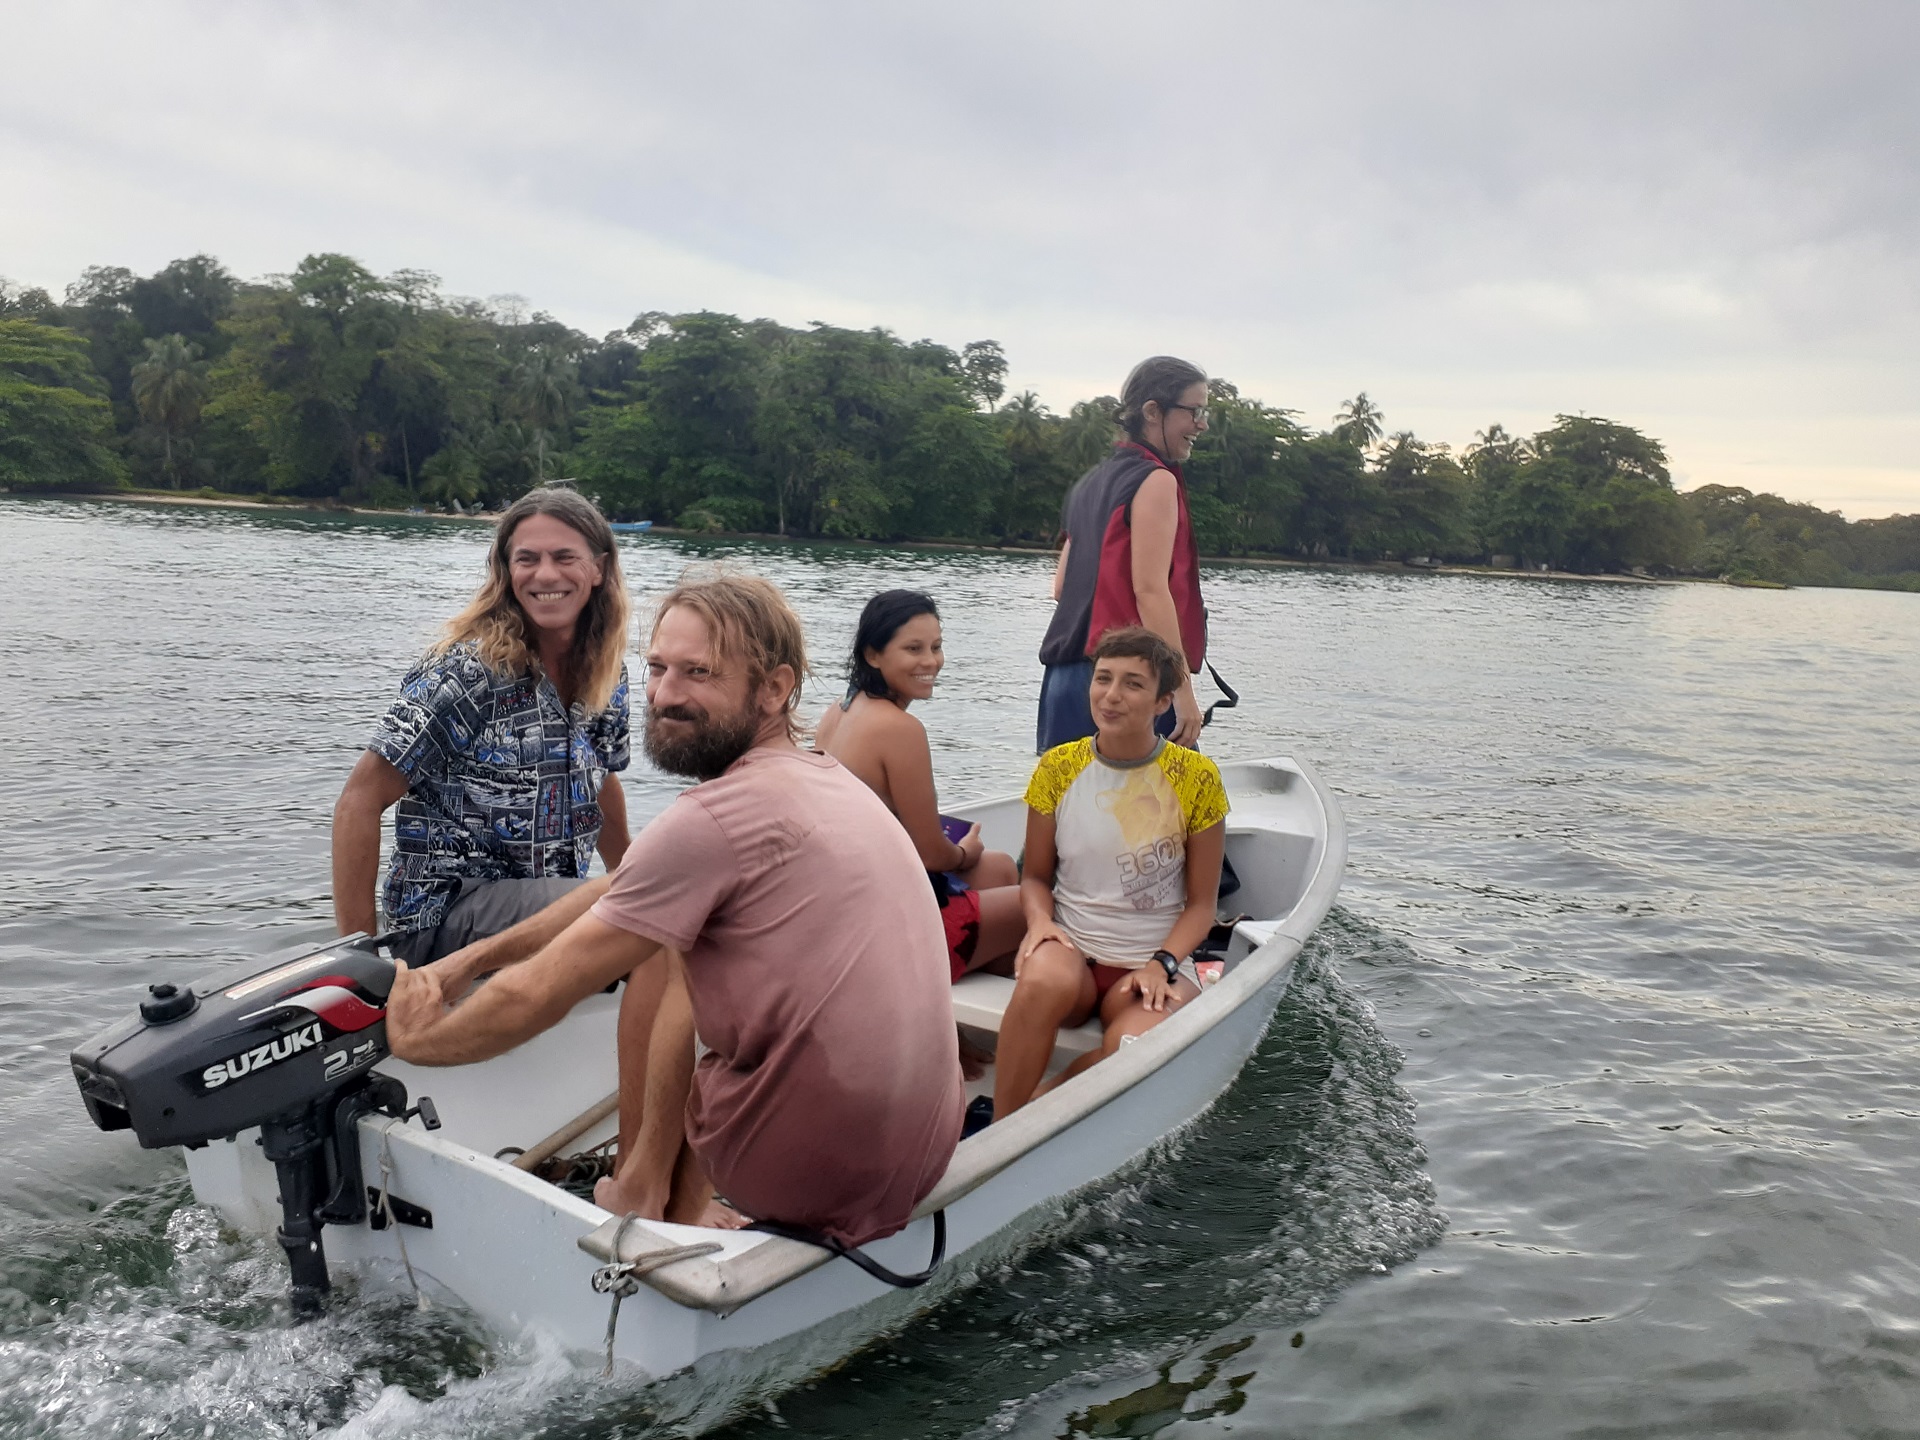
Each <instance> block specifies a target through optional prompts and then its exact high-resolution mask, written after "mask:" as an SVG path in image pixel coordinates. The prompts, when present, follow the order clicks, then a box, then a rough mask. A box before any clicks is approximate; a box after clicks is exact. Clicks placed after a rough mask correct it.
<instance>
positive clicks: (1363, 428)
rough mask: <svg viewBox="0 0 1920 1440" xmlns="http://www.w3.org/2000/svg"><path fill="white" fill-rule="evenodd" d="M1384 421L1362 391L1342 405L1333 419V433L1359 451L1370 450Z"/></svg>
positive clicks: (1382, 427) (1379, 410)
mask: <svg viewBox="0 0 1920 1440" xmlns="http://www.w3.org/2000/svg"><path fill="white" fill-rule="evenodd" d="M1385 419H1386V416H1385V415H1384V414H1383V413H1382V412H1381V409H1380V407H1379V406H1378V405H1376V404H1374V403H1373V401H1371V400H1369V399H1368V398H1367V392H1366V391H1364V390H1362V391H1361V392H1360V393H1359V394H1358V395H1356V396H1354V397H1353V399H1351V400H1349V401H1347V403H1346V404H1344V405H1342V406H1341V407H1340V413H1339V414H1337V415H1335V416H1334V417H1333V422H1334V423H1333V433H1334V434H1335V435H1337V436H1339V438H1340V439H1342V440H1345V441H1347V442H1349V443H1350V444H1352V445H1355V446H1357V447H1358V448H1360V449H1361V450H1370V449H1372V448H1373V446H1374V443H1375V442H1376V441H1378V440H1379V438H1380V432H1381V430H1382V429H1384V428H1385V426H1384V424H1383V423H1382V422H1384V421H1385Z"/></svg>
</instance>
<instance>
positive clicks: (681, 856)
mask: <svg viewBox="0 0 1920 1440" xmlns="http://www.w3.org/2000/svg"><path fill="white" fill-rule="evenodd" d="M805 671H806V650H805V645H804V642H803V640H802V636H801V630H800V621H799V618H798V617H797V616H796V615H795V614H794V613H793V611H792V609H791V608H789V606H788V605H787V603H786V600H785V599H784V597H782V596H781V594H780V592H779V591H778V590H777V589H775V588H774V587H773V586H772V585H770V584H768V583H767V582H766V581H764V580H759V579H754V578H751V577H745V576H732V575H723V576H719V577H716V578H710V579H703V580H693V581H687V580H683V581H682V583H681V584H680V585H679V586H677V587H676V588H675V589H674V590H673V591H671V592H670V593H669V594H668V595H667V596H666V597H665V598H664V599H663V600H662V601H661V602H660V607H659V610H658V612H657V614H656V616H655V619H654V626H653V635H652V638H651V640H650V641H649V644H648V649H647V692H646V693H647V719H646V730H645V741H646V750H647V754H648V756H649V757H650V758H651V759H652V760H653V762H654V763H655V764H656V765H658V766H659V767H660V768H661V769H663V770H667V771H670V772H672V773H674V774H679V775H685V776H688V777H689V778H691V779H693V780H695V781H697V782H699V783H697V784H695V785H694V786H692V787H691V788H690V789H688V790H686V791H685V792H684V793H682V794H681V795H680V797H679V798H678V799H676V800H675V801H674V802H673V804H671V805H670V806H668V807H667V809H666V810H665V811H664V812H663V813H662V814H661V815H660V816H659V817H658V818H657V819H655V820H654V821H653V822H652V823H651V824H649V825H648V826H647V827H646V828H645V829H644V830H642V831H641V832H640V834H639V835H638V836H637V837H636V838H635V839H634V841H633V843H632V845H631V846H630V847H629V848H628V850H627V853H626V855H625V857H624V858H623V859H622V861H621V864H620V866H619V868H618V869H617V870H616V871H615V872H614V873H613V875H612V876H610V877H607V878H606V879H604V880H600V881H595V882H590V883H589V884H588V885H585V886H583V887H581V888H580V889H579V890H577V891H575V892H573V893H572V894H570V895H568V896H567V897H566V898H565V899H563V900H561V901H560V902H558V903H557V904H555V905H553V906H550V907H549V908H548V909H547V910H545V911H543V912H541V914H539V915H536V916H534V917H532V918H531V919H529V920H527V921H524V922H522V923H521V924H520V925H517V926H515V927H514V928H513V929H511V930H508V931H506V932H504V933H503V934H501V935H498V936H495V937H493V938H492V939H490V940H484V941H481V942H480V943H479V944H477V945H474V946H470V947H468V949H466V950H462V951H458V952H456V953H455V954H454V955H452V956H449V957H448V958H447V959H445V960H442V961H440V962H439V963H438V964H436V965H434V966H433V967H431V968H430V969H426V970H416V971H409V970H406V969H404V967H403V968H402V970H401V973H400V974H399V976H398V977H397V978H396V980H395V983H394V989H393V994H392V997H391V999H390V1000H389V1001H388V1008H387V1038H388V1043H389V1045H390V1046H391V1047H392V1049H393V1053H394V1054H395V1055H397V1056H399V1057H400V1058H401V1059H403V1060H408V1061H412V1062H413V1063H415V1064H419V1065H459V1064H466V1063H469V1062H472V1061H477V1060H485V1059H488V1058H490V1057H492V1056H494V1055H498V1054H501V1053H503V1052H504V1051H507V1050H510V1049H512V1048H513V1047H514V1046H516V1045H518V1044H520V1043H521V1042H523V1041H525V1040H526V1039H528V1038H529V1037H531V1036H533V1035H536V1034H538V1033H539V1032H540V1031H542V1030H544V1029H546V1028H548V1027H549V1026H551V1025H553V1024H555V1023H556V1022H558V1021H559V1020H560V1019H561V1017H563V1016H564V1015H566V1013H567V1012H568V1011H569V1010H571V1009H572V1008H573V1007H574V1006H575V1005H576V1004H578V1003H579V1002H580V1001H581V1000H583V999H585V998H586V997H587V996H589V995H592V994H594V993H596V992H598V991H600V990H603V989H605V988H606V987H607V986H608V985H610V984H611V983H613V982H614V981H616V980H618V979H619V978H621V977H622V976H626V977H628V981H629V983H628V986H627V993H626V995H625V997H624V998H623V999H622V1001H621V1013H620V1026H619V1046H620V1092H621V1112H622V1113H621V1122H622V1123H621V1162H620V1168H619V1170H618V1172H617V1173H616V1174H615V1175H614V1176H612V1177H610V1178H609V1179H607V1180H603V1181H601V1182H600V1186H599V1188H598V1190H597V1191H596V1192H595V1196H594V1198H595V1200H596V1201H597V1202H598V1203H599V1204H600V1205H602V1206H603V1207H604V1208H606V1209H608V1210H612V1211H614V1212H616V1213H624V1212H628V1211H631V1212H633V1213H635V1214H638V1215H641V1216H642V1217H645V1218H653V1219H661V1218H664V1219H668V1220H678V1221H682V1222H685V1223H690V1224H709V1225H729V1224H731V1225H738V1224H740V1223H742V1221H741V1218H740V1213H736V1211H730V1210H728V1209H726V1208H725V1207H723V1206H720V1205H718V1204H717V1203H716V1202H715V1200H714V1192H715V1188H716V1187H717V1188H718V1190H719V1192H720V1193H721V1194H723V1195H724V1196H725V1197H726V1198H727V1200H728V1201H729V1202H731V1204H732V1205H733V1206H734V1207H737V1212H741V1213H744V1214H745V1215H748V1216H752V1217H753V1218H755V1219H762V1220H779V1221H784V1222H786V1223H788V1224H793V1225H804V1226H809V1227H811V1228H813V1229H815V1230H819V1231H823V1232H824V1233H826V1234H828V1235H831V1236H833V1237H834V1238H835V1239H837V1240H839V1241H841V1242H842V1243H844V1244H847V1245H859V1244H864V1243H865V1242H867V1241H869V1240H874V1239H878V1238H880V1237H881V1236H884V1235H889V1234H892V1233H893V1232H894V1231H895V1230H898V1229H900V1228H901V1227H902V1226H903V1225H905V1224H906V1222H907V1220H908V1218H909V1217H910V1216H911V1214H912V1211H913V1207H914V1206H915V1205H916V1204H917V1203H919V1201H920V1200H921V1199H922V1198H923V1197H924V1196H925V1195H926V1194H927V1193H928V1191H930V1190H931V1189H932V1188H933V1186H934V1183H935V1182H936V1181H937V1180H938V1179H939V1178H940V1176H941V1175H942V1174H943V1173H945V1170H946V1167H947V1162H948V1161H949V1160H950V1159H951V1158H952V1155H953V1148H954V1146H955V1144H956V1143H958V1140H959V1136H960V1125H961V1119H962V1105H963V1096H962V1090H961V1081H960V1070H959V1064H958V1060H957V1058H956V1056H955V1053H954V1048H953V1012H952V1008H951V1003H950V1000H949V994H948V974H947V962H946V942H945V939H944V937H943V934H942V931H941V927H940V916H939V911H938V909H937V908H936V906H935V905H934V902H933V897H932V894H931V892H930V891H929V890H928V889H927V884H926V877H925V874H924V873H923V871H922V869H921V865H920V859H919V856H918V855H917V854H915V852H914V849H913V846H912V844H911V842H909V841H908V839H907V837H906V832H905V831H904V830H902V829H901V828H900V826H899V825H898V823H896V822H895V821H894V819H893V817H892V815H891V814H890V813H889V812H888V811H887V809H886V807H885V806H884V805H882V804H881V803H880V801H879V800H878V799H876V798H875V797H874V794H873V792H872V791H871V790H869V789H868V788H867V787H866V786H865V785H864V784H862V783H861V782H860V781H859V780H858V779H856V778H854V776H853V775H852V774H851V773H850V772H848V771H847V770H845V769H843V768H842V767H841V766H840V764H839V762H837V761H835V760H833V759H831V758H830V757H828V756H825V755H818V754H814V753H812V752H808V751H803V750H801V749H800V748H799V747H798V746H797V745H796V744H795V737H796V735H797V732H798V726H797V722H796V720H795V711H796V707H797V705H798V702H799V685H800V677H801V675H802V674H804V673H805ZM502 966H506V967H508V968H505V969H504V970H501V973H500V974H498V975H496V976H494V978H493V979H492V980H490V981H489V982H488V983H487V984H485V985H484V986H481V987H480V988H479V989H478V990H477V991H476V992H475V993H474V994H472V995H471V996H470V997H469V998H467V999H465V1000H464V1001H462V1002H461V1003H459V1004H458V1005H457V1006H455V1007H454V1008H452V1009H451V1010H449V1009H447V1008H446V1001H447V999H449V998H450V997H453V996H457V995H459V994H460V993H461V992H462V991H463V990H464V989H465V988H466V986H467V985H468V983H469V982H470V981H471V980H472V979H473V978H474V977H476V976H478V975H481V974H484V973H487V972H488V971H492V970H498V969H501V967H502ZM689 1006H690V1012H689ZM695 1026H697V1027H698V1030H699V1034H700V1037H701V1039H702V1040H703V1041H704V1042H705V1044H706V1045H707V1046H708V1047H709V1049H708V1051H707V1053H706V1054H705V1055H703V1056H702V1057H701V1059H700V1062H699V1064H698V1066H697V1067H694V1066H693V1064H692V1053H693V1045H692V1034H693V1029H694V1028H695ZM689 1081H690V1084H689ZM683 1097H684V1101H683ZM683 1120H684V1123H683Z"/></svg>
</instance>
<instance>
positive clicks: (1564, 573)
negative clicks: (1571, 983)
mask: <svg viewBox="0 0 1920 1440" xmlns="http://www.w3.org/2000/svg"><path fill="white" fill-rule="evenodd" d="M61 498H64V499H69V500H107V501H120V502H125V503H131V504H135V505H188V506H201V507H204V508H207V509H214V510H265V511H268V512H272V513H278V514H286V513H289V512H294V513H298V512H305V513H308V514H316V515H364V516H370V517H373V518H376V519H402V520H442V521H462V522H465V523H467V524H488V525H491V524H492V523H493V522H494V520H496V519H497V518H498V516H497V515H495V514H475V515H447V514H444V513H441V512H439V511H434V510H421V511H419V512H417V513H416V512H414V511H411V510H374V509H370V508H366V507H362V506H355V505H329V504H325V503H321V502H310V501H275V500H244V499H239V498H237V497H236V498H229V497H226V496H218V497H216V496H212V495H192V494H181V495H168V494H165V493H164V492H155V491H146V490H140V491H132V490H129V491H111V492H99V493H94V494H73V495H66V496H63V497H61ZM647 533H648V534H649V535H665V536H671V537H672V538H674V539H689V540H717V541H727V540H756V541H766V542H771V543H773V544H777V545H811V544H828V545H848V546H853V547H855V548H860V549H869V550H967V551H976V552H979V553H982V554H990V555H1051V554H1053V553H1054V552H1053V551H1052V550H1051V549H1047V548H1043V547H1041V546H1038V545H983V544H979V543H976V542H972V541H966V540H893V541H886V542H880V541H873V540H839V539H822V538H821V537H817V536H816V537H803V536H796V535H769V534H762V533H760V532H758V531H750V530H749V531H734V530H724V531H708V530H679V529H675V528H673V527H672V526H667V525H655V526H654V527H653V529H652V530H650V531H648V532H647ZM1200 563H1201V564H1203V565H1245V566H1252V567H1256V568H1262V569H1274V570H1350V571H1355V572H1358V573H1361V574H1376V575H1464V576H1468V577H1470V578H1477V579H1483V580H1544V581H1551V582H1556V583H1566V582H1580V583H1586V584H1600V585H1727V586H1730V587H1733V586H1736V585H1737V582H1733V581H1725V580H1710V579H1707V578H1706V577H1704V576H1702V577H1696V578H1687V577H1675V578H1664V577H1656V576H1652V575H1582V574H1579V573H1577V572H1575V571H1571V570H1494V569H1491V568H1489V567H1487V566H1482V565H1431V566H1429V565H1406V564H1403V563H1401V562H1399V561H1396V560H1295V559H1291V558H1288V557H1286V556H1279V555H1202V556H1201V557H1200ZM1765 588H1768V589H1771V588H1773V587H1772V586H1767V587H1765ZM1780 588H1781V589H1790V588H1792V587H1790V586H1781V587H1780Z"/></svg>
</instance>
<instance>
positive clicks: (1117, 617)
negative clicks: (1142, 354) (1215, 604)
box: [1038, 355, 1207, 754]
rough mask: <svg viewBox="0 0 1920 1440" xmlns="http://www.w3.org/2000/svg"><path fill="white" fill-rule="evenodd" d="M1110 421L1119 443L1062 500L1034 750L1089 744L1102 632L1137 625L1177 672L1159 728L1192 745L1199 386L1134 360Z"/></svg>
mask: <svg viewBox="0 0 1920 1440" xmlns="http://www.w3.org/2000/svg"><path fill="white" fill-rule="evenodd" d="M1114 419H1115V421H1116V422H1117V423H1118V424H1119V425H1120V426H1121V427H1122V428H1124V429H1125V431H1126V438H1125V439H1123V440H1121V441H1119V442H1117V443H1116V444H1115V445H1114V447H1113V453H1112V454H1111V455H1109V456H1108V457H1107V458H1106V459H1105V460H1103V461H1101V462H1100V463H1099V464H1098V465H1096V466H1094V468H1093V469H1092V470H1089V471H1088V472H1087V473H1086V474H1085V475H1083V476H1081V477H1080V479H1079V481H1078V482H1077V483H1076V484H1075V485H1074V487H1073V489H1072V490H1071V491H1069V492H1068V494H1067V500H1066V504H1065V506H1063V507H1062V509H1061V515H1060V528H1061V531H1062V532H1063V536H1064V538H1063V540H1062V542H1061V546H1060V563H1059V565H1058V566H1057V567H1056V568H1055V570H1054V574H1053V598H1054V602H1055V603H1054V611H1053V621H1052V623H1051V624H1050V625H1048V627H1047V635H1046V639H1045V640H1044V641H1042V642H1041V646H1040V662H1041V664H1043V665H1045V666H1046V667H1047V669H1046V676H1045V678H1044V679H1043V680H1042V681H1041V684H1040V722H1039V727H1038V742H1039V744H1038V748H1039V752H1040V753H1041V754H1045V753H1046V752H1047V751H1049V750H1051V749H1052V748H1053V747H1054V746H1056V745H1064V744H1065V743H1066V742H1067V741H1069V740H1079V739H1082V738H1084V737H1086V736H1088V735H1091V734H1093V731H1094V725H1093V712H1092V710H1091V708H1090V706H1089V702H1088V699H1087V693H1088V687H1089V685H1090V684H1091V682H1092V679H1093V661H1092V660H1091V658H1089V657H1090V656H1091V655H1092V654H1093V649H1094V647H1095V646H1096V645H1098V644H1099V643H1100V637H1101V636H1102V635H1104V634H1106V633H1107V631H1109V630H1112V629H1115V628H1117V627H1120V626H1125V625H1144V626H1146V627H1147V628H1148V629H1149V630H1151V631H1153V632H1154V633H1155V634H1157V635H1158V636H1160V638H1161V639H1163V640H1165V641H1166V642H1167V643H1168V644H1169V645H1171V646H1172V647H1173V648H1174V651H1175V653H1177V654H1179V655H1180V656H1181V657H1182V658H1183V659H1184V660H1185V661H1186V667H1187V673H1186V674H1185V675H1184V676H1182V677H1181V680H1180V686H1179V688H1178V689H1177V690H1176V691H1175V692H1174V696H1173V706H1172V708H1171V709H1169V710H1168V711H1167V713H1166V714H1165V715H1163V716H1161V717H1160V719H1159V721H1158V723H1157V729H1158V731H1159V733H1160V734H1162V735H1165V736H1166V737H1167V738H1168V739H1170V740H1172V741H1173V742H1174V743H1175V744H1176V745H1187V746H1192V745H1194V744H1196V743H1197V742H1198V741H1199V739H1200V702H1199V700H1198V699H1196V698H1195V696H1194V693H1193V676H1194V675H1195V674H1196V673H1197V672H1198V671H1199V669H1200V666H1201V664H1202V662H1203V661H1205V659H1206V651H1207V612H1206V608H1205V606H1203V605H1202V604H1201V602H1200V555H1199V551H1198V549H1197V548H1196V547H1195V545H1194V541H1193V522H1192V520H1191V519H1190V518H1189V516H1188V514H1187V486H1186V480H1185V478H1184V476H1183V475H1182V474H1181V471H1180V467H1181V465H1182V464H1184V463H1185V462H1186V459H1187V457H1188V455H1190V454H1191V453H1192V452H1193V442H1194V440H1195V439H1196V438H1197V437H1198V436H1200V435H1201V434H1202V433H1203V432H1205V430H1206V428H1207V376H1206V372H1205V371H1203V370H1201V369H1200V368H1199V367H1198V366H1197V365H1190V364H1188V363H1187V362H1186V361H1185V360H1176V359H1175V358H1174V357H1173V356H1171V355H1155V356H1153V357H1152V358H1151V359H1148V360H1142V361H1141V362H1140V363H1139V364H1138V365H1136V366H1134V367H1133V373H1132V374H1131V375H1129V376H1127V383H1126V384H1125V385H1124V386H1123V387H1122V388H1121V392H1120V408H1119V411H1118V412H1117V413H1116V414H1115V416H1114Z"/></svg>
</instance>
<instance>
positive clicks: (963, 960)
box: [940, 889, 980, 980]
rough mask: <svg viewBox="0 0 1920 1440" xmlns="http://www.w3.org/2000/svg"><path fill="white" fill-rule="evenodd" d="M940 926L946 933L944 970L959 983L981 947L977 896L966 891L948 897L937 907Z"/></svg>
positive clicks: (975, 893) (978, 897)
mask: <svg viewBox="0 0 1920 1440" xmlns="http://www.w3.org/2000/svg"><path fill="white" fill-rule="evenodd" d="M940 923H941V924H942V925H943V926H945V927H946V932H947V967H948V968H949V969H950V970H951V971H952V972H953V978H954V979H955V980H958V979H959V978H960V977H961V976H962V975H964V974H966V973H967V962H968V961H969V960H971V959H973V950H974V947H975V946H976V945H978V944H979V943H980V892H979V891H978V890H974V889H966V890H962V891H960V892H959V893H958V894H957V895H948V896H947V903H946V904H944V905H942V906H941V907H940Z"/></svg>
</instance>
